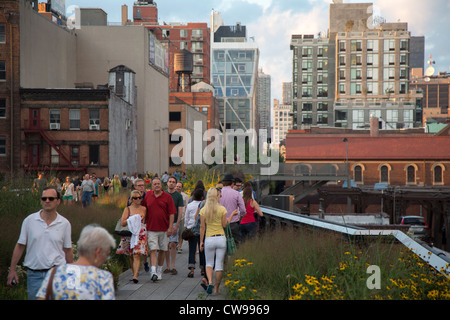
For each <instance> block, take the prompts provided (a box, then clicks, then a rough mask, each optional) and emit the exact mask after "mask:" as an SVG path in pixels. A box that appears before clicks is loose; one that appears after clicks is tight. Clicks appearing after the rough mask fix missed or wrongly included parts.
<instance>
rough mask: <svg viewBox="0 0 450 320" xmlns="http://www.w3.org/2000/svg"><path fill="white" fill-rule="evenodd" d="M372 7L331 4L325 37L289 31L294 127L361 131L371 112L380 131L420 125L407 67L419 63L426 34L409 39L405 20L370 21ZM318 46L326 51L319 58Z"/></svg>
mask: <svg viewBox="0 0 450 320" xmlns="http://www.w3.org/2000/svg"><path fill="white" fill-rule="evenodd" d="M371 5H372V4H371V3H334V4H331V5H330V28H329V30H328V35H327V37H318V38H314V37H313V36H306V38H305V36H301V35H292V40H291V49H292V50H293V56H294V58H293V113H294V128H298V129H302V128H305V127H307V126H308V125H320V124H322V125H330V126H336V127H345V128H352V129H363V128H367V127H369V125H370V116H371V115H374V116H376V117H377V118H379V119H380V128H381V129H397V128H412V127H416V126H422V116H421V106H420V99H421V94H420V93H419V92H417V91H416V90H410V87H409V79H410V71H411V68H413V67H417V66H420V65H423V56H424V38H423V37H412V36H411V34H410V32H409V31H408V27H407V23H402V22H398V23H384V22H382V23H380V24H379V25H374V24H371V20H370V19H371V13H370V10H369V9H370V8H369V7H370V6H371ZM321 50H322V51H323V50H327V51H328V52H327V53H326V52H325V51H323V53H322V56H319V54H320V52H321ZM325 55H326V56H327V59H325ZM325 63H327V64H328V65H325ZM325 67H326V70H327V74H326V76H327V77H328V88H327V89H328V92H327V93H326V98H328V101H324V103H328V105H325V106H324V105H323V104H320V103H321V99H320V98H324V97H323V96H324V95H325V88H326V87H325V83H324V82H325V81H324V80H323V79H324V76H325V75H322V76H321V73H323V72H324V71H323V70H325ZM320 81H322V83H320ZM321 88H322V90H321ZM319 104H320V105H319ZM319 108H323V110H327V116H328V118H327V119H325V118H324V111H322V112H321V113H322V115H321V114H320V112H319ZM320 121H321V122H320Z"/></svg>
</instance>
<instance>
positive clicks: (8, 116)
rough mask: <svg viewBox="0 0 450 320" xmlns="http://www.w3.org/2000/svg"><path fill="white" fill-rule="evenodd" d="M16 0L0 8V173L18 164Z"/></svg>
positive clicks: (18, 114) (17, 22)
mask: <svg viewBox="0 0 450 320" xmlns="http://www.w3.org/2000/svg"><path fill="white" fill-rule="evenodd" d="M19 7H20V4H19V1H7V0H6V1H1V8H0V173H2V174H9V175H12V174H13V173H14V172H15V171H16V170H17V169H18V168H19V166H20V148H21V145H20V93H19V87H20V70H19V60H20V54H19V50H20V41H19V39H20V35H19V32H20V28H19V22H20V16H19V12H20V10H19Z"/></svg>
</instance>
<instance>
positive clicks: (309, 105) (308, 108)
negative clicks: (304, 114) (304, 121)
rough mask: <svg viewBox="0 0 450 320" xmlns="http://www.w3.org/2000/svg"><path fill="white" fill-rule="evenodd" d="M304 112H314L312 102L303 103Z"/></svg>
mask: <svg viewBox="0 0 450 320" xmlns="http://www.w3.org/2000/svg"><path fill="white" fill-rule="evenodd" d="M302 111H312V103H311V102H303V103H302Z"/></svg>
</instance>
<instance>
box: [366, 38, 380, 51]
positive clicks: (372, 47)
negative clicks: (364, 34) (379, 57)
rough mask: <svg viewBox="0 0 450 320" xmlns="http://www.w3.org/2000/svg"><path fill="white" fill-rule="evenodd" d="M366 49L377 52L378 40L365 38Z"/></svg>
mask: <svg viewBox="0 0 450 320" xmlns="http://www.w3.org/2000/svg"><path fill="white" fill-rule="evenodd" d="M367 51H373V52H378V40H367Z"/></svg>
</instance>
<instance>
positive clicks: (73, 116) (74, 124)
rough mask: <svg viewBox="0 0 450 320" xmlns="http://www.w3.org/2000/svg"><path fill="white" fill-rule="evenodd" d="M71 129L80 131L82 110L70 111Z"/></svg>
mask: <svg viewBox="0 0 450 320" xmlns="http://www.w3.org/2000/svg"><path fill="white" fill-rule="evenodd" d="M69 129H71V130H79V129H80V110H78V109H72V110H69Z"/></svg>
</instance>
